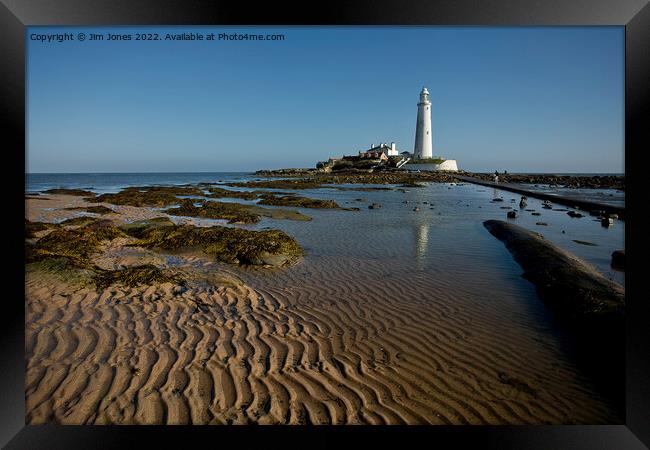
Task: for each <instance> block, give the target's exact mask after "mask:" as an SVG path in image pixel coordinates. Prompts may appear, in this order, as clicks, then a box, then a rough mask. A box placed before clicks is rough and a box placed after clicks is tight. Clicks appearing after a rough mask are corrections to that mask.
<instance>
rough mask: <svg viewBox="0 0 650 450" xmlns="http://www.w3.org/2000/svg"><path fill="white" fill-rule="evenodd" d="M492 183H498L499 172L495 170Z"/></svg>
mask: <svg viewBox="0 0 650 450" xmlns="http://www.w3.org/2000/svg"><path fill="white" fill-rule="evenodd" d="M494 182H495V183H498V182H499V172H498V171H497V170H495V171H494Z"/></svg>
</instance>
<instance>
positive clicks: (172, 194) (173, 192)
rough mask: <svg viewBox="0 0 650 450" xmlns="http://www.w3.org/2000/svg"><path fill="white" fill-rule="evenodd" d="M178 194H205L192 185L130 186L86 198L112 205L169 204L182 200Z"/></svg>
mask: <svg viewBox="0 0 650 450" xmlns="http://www.w3.org/2000/svg"><path fill="white" fill-rule="evenodd" d="M177 195H203V191H202V190H201V189H199V188H197V187H191V186H143V187H129V188H126V189H123V190H121V191H120V192H118V193H116V194H102V195H99V196H97V197H96V198H92V199H86V200H88V201H94V202H104V203H110V204H111V205H128V206H169V205H173V204H176V203H179V202H180V201H181V200H180V199H179V198H178V197H177Z"/></svg>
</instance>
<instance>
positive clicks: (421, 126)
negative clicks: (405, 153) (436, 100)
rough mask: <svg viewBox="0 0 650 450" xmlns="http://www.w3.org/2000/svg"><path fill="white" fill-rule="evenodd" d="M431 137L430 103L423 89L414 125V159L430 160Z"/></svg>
mask: <svg viewBox="0 0 650 450" xmlns="http://www.w3.org/2000/svg"><path fill="white" fill-rule="evenodd" d="M432 142H433V139H432V136H431V102H430V101H429V91H428V90H427V88H425V87H423V88H422V91H421V92H420V103H418V118H417V122H416V124H415V146H414V147H413V156H414V157H415V158H431V157H432V155H433V153H432V151H433V150H432V147H433V145H432Z"/></svg>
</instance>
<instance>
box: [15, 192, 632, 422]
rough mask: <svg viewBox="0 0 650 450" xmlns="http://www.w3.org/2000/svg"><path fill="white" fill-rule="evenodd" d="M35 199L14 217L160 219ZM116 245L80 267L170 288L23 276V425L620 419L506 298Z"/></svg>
mask: <svg viewBox="0 0 650 450" xmlns="http://www.w3.org/2000/svg"><path fill="white" fill-rule="evenodd" d="M40 197H42V198H38V197H36V198H29V199H27V200H26V202H27V219H29V220H30V221H32V222H47V223H50V222H60V221H62V220H64V219H67V218H71V217H75V216H78V215H79V214H80V213H79V211H76V210H69V209H64V208H70V207H87V206H93V205H100V204H101V205H104V206H106V207H110V208H111V209H113V210H114V211H115V212H114V213H109V214H106V215H103V216H102V218H104V219H108V220H111V221H112V222H113V223H115V224H124V223H130V222H132V221H134V220H142V219H151V218H154V217H160V216H165V214H164V213H161V212H160V211H159V210H156V209H155V208H147V207H134V206H124V205H113V204H108V203H93V202H88V201H84V200H83V197H80V196H71V195H42V196H40ZM341 214H355V213H353V212H341ZM174 221H175V222H179V221H180V222H183V223H192V224H197V225H201V224H202V223H201V220H200V219H196V218H178V217H175V218H174ZM296 226H299V225H296ZM300 226H309V225H304V224H301V225H300ZM49 232H50V231H49V230H46V231H40V232H38V233H36V238H39V237H41V236H44V235H47V234H48V233H49ZM128 242H129V239H128V238H117V239H114V240H111V241H110V242H106V243H105V244H104V245H103V246H102V249H101V252H100V253H99V254H97V255H95V256H94V257H93V264H94V265H96V266H97V267H99V268H102V269H105V270H110V269H116V268H120V267H122V268H123V267H128V266H132V265H136V264H143V263H147V264H153V265H156V266H159V267H162V268H164V270H165V271H167V272H169V273H173V274H178V275H179V276H182V278H183V279H184V280H185V281H186V282H185V283H173V282H164V283H153V284H149V285H140V286H134V287H129V286H125V285H121V284H119V283H117V284H112V285H110V286H108V287H106V288H104V289H98V288H97V287H94V286H92V285H88V283H83V282H81V281H79V280H77V279H75V278H74V277H62V276H61V274H60V273H56V272H55V271H53V272H49V271H47V270H42V269H38V270H37V269H33V268H30V267H29V266H28V269H27V274H26V342H25V349H26V384H25V395H26V420H27V423H29V424H42V423H52V422H53V423H61V424H251V423H258V424H571V423H593V424H597V423H615V422H617V421H620V418H619V417H617V416H616V414H615V413H614V412H613V410H612V408H611V405H609V404H608V402H607V401H606V400H605V399H603V398H602V397H601V396H600V395H599V394H598V393H597V392H596V391H594V390H593V388H592V387H591V386H590V384H589V382H588V381H586V380H585V379H584V378H583V377H582V375H581V374H580V372H579V371H578V370H576V368H575V366H574V365H573V363H572V362H571V361H569V360H568V359H566V358H565V357H563V356H561V355H559V354H558V350H557V346H556V342H555V340H554V339H555V338H553V337H549V336H547V335H546V334H545V333H543V332H541V331H540V329H539V324H535V323H534V322H535V317H536V316H535V315H536V314H541V313H536V312H534V311H533V312H532V313H530V314H532V316H531V317H530V318H524V319H522V313H521V312H520V308H521V305H518V304H516V302H511V303H499V302H497V301H495V300H493V297H491V296H490V294H486V296H485V300H486V301H484V302H479V303H476V302H468V301H467V300H464V299H466V298H474V297H472V295H474V294H472V293H471V292H470V291H471V288H469V287H466V288H463V287H460V286H457V285H450V286H448V289H446V290H445V291H444V292H442V291H441V292H440V293H439V294H438V293H436V292H431V288H430V285H429V284H428V283H430V282H429V281H427V280H424V279H421V278H417V277H415V278H413V279H412V280H409V283H388V282H386V283H382V282H377V271H378V270H383V269H381V268H380V267H381V266H380V265H379V262H377V263H376V264H375V262H373V261H370V260H366V261H365V264H361V263H360V262H359V261H360V260H359V259H357V258H347V257H345V256H340V255H339V256H337V255H322V256H321V257H318V258H317V257H313V258H312V257H309V256H307V257H305V258H301V259H300V260H298V261H296V262H295V263H293V264H292V265H290V266H288V267H280V268H275V267H239V266H233V265H229V264H225V263H223V262H219V261H215V260H214V258H210V257H208V256H206V255H204V254H201V253H197V252H185V253H183V252H181V253H175V254H173V255H171V256H170V255H169V254H165V253H164V252H163V253H161V252H159V251H157V250H155V249H149V248H141V247H137V246H136V247H133V246H127V244H128ZM495 245H496V244H495ZM469 270H470V269H468V273H467V276H468V277H473V276H474V274H473V273H470V271H469ZM384 277H385V278H387V279H389V278H390V275H388V274H386V275H384ZM327 280H335V281H333V282H331V283H328V282H327ZM464 289H465V290H464ZM508 289H510V288H508ZM423 292H428V295H424V296H423ZM498 294H499V293H498V292H496V294H495V295H498ZM509 318H510V319H509ZM513 321H515V322H516V321H521V324H523V325H522V326H511V324H512V323H513ZM517 323H519V322H517Z"/></svg>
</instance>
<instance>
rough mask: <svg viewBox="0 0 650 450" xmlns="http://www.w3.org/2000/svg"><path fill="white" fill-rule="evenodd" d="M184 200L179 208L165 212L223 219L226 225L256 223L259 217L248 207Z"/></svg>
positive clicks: (235, 204)
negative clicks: (226, 222)
mask: <svg viewBox="0 0 650 450" xmlns="http://www.w3.org/2000/svg"><path fill="white" fill-rule="evenodd" d="M195 203H196V202H195V201H193V200H189V199H185V200H184V201H183V202H182V203H181V205H180V206H178V207H176V208H169V209H167V210H165V212H166V213H168V214H171V215H173V216H188V217H203V218H206V219H225V220H227V221H228V223H257V222H259V221H260V218H261V217H260V215H259V214H254V213H252V212H251V211H250V207H249V205H241V204H239V203H224V202H199V206H197V205H196V204H195Z"/></svg>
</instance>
